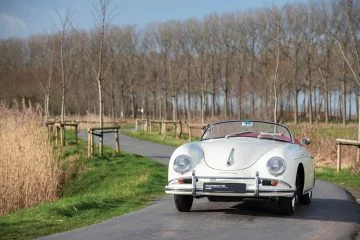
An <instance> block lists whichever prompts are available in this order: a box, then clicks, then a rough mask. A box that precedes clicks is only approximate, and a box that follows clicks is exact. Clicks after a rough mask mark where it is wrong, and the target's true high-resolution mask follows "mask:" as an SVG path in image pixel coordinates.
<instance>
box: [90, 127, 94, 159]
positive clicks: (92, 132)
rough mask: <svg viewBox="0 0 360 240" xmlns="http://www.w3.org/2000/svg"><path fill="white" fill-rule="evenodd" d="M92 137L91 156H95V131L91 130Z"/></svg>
mask: <svg viewBox="0 0 360 240" xmlns="http://www.w3.org/2000/svg"><path fill="white" fill-rule="evenodd" d="M90 135H91V138H90V145H91V148H90V154H91V156H94V131H93V129H92V128H91V130H90Z"/></svg>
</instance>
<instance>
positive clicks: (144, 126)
mask: <svg viewBox="0 0 360 240" xmlns="http://www.w3.org/2000/svg"><path fill="white" fill-rule="evenodd" d="M169 126H170V129H171V132H172V133H173V135H174V137H175V138H177V139H179V138H180V137H181V135H182V134H183V133H184V128H185V127H186V128H187V130H188V131H187V133H188V139H189V141H192V138H193V136H194V130H197V129H198V130H201V131H200V132H201V134H202V133H203V130H204V128H205V127H206V126H207V124H186V125H183V124H182V122H181V121H172V120H154V119H136V123H135V130H136V131H144V132H148V133H150V134H153V133H157V134H159V135H161V136H162V137H163V139H166V136H167V133H168V130H169ZM198 135H199V134H198Z"/></svg>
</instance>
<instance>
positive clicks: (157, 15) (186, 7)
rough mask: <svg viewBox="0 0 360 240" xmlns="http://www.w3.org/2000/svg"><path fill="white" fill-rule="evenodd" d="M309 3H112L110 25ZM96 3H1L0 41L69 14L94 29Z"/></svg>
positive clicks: (40, 29) (43, 29)
mask: <svg viewBox="0 0 360 240" xmlns="http://www.w3.org/2000/svg"><path fill="white" fill-rule="evenodd" d="M298 2H308V0H112V6H114V7H116V9H117V11H116V12H117V16H116V17H115V18H114V19H113V21H112V22H111V23H112V24H113V25H120V26H125V25H136V26H138V27H143V26H146V25H147V24H149V23H152V22H164V21H167V20H174V19H175V20H184V19H189V18H198V19H202V18H203V17H205V16H206V15H208V14H210V13H214V12H217V13H222V12H231V11H237V10H240V11H247V10H254V9H257V8H263V7H269V6H272V5H276V6H278V7H281V6H282V5H284V4H286V3H298ZM94 5H98V0H0V38H1V39H5V38H10V37H21V38H26V37H28V36H29V35H32V34H43V33H53V32H55V31H56V30H57V26H58V25H59V18H58V15H57V13H60V15H64V13H65V12H66V10H67V9H69V10H70V12H71V16H72V17H71V20H72V23H73V25H74V27H76V28H79V29H90V28H92V27H93V25H94V24H93V17H92V14H91V11H92V10H93V9H94Z"/></svg>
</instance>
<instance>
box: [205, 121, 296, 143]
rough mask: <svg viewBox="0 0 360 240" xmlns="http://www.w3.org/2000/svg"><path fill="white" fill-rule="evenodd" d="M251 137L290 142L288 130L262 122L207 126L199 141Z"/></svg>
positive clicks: (239, 122) (230, 122) (223, 123)
mask: <svg viewBox="0 0 360 240" xmlns="http://www.w3.org/2000/svg"><path fill="white" fill-rule="evenodd" d="M233 137H252V138H259V139H271V140H276V141H283V142H291V143H293V142H294V140H293V137H292V134H291V132H290V130H289V129H288V128H287V127H285V126H283V125H280V124H277V123H271V122H264V121H227V122H220V123H216V124H214V125H211V126H209V127H208V128H207V129H206V130H205V132H204V134H203V136H202V138H201V140H207V139H213V138H233Z"/></svg>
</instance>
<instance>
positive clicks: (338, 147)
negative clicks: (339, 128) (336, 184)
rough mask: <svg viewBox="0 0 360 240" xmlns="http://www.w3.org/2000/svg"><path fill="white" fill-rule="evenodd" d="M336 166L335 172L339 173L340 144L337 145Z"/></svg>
mask: <svg viewBox="0 0 360 240" xmlns="http://www.w3.org/2000/svg"><path fill="white" fill-rule="evenodd" d="M336 145H337V164H336V171H337V172H340V170H341V143H337V144H336Z"/></svg>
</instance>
